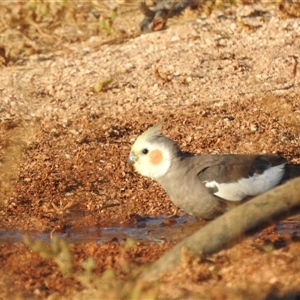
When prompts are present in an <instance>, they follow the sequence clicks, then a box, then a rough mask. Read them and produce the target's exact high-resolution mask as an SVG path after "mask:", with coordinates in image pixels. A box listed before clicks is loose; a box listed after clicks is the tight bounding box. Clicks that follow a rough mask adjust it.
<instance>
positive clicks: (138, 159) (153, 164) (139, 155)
mask: <svg viewBox="0 0 300 300" xmlns="http://www.w3.org/2000/svg"><path fill="white" fill-rule="evenodd" d="M128 160H129V163H130V164H132V165H133V166H134V168H135V170H136V171H137V172H138V173H140V174H141V175H143V176H147V177H150V178H153V179H157V178H160V177H162V176H164V175H165V174H166V173H167V172H168V170H169V168H170V166H171V155H170V151H169V150H168V149H167V148H166V147H164V146H162V145H156V144H155V142H152V143H151V142H148V141H146V140H144V139H139V138H138V139H137V140H136V142H135V143H134V144H133V146H132V148H131V152H130V154H129V158H128Z"/></svg>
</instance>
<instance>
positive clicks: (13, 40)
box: [0, 0, 300, 66]
mask: <svg viewBox="0 0 300 300" xmlns="http://www.w3.org/2000/svg"><path fill="white" fill-rule="evenodd" d="M261 2H262V3H264V1H259V0H215V1H213V0H207V1H202V0H199V7H198V11H197V12H195V13H192V14H190V13H184V18H183V19H182V18H181V19H180V18H175V21H173V20H172V21H171V22H170V23H171V24H172V23H174V22H182V21H186V20H189V19H190V18H195V17H196V16H197V15H201V14H203V13H204V14H206V15H209V14H211V12H212V11H214V10H215V9H221V10H222V9H224V8H226V7H228V6H230V5H244V4H251V3H261ZM277 5H278V9H279V10H280V11H281V12H282V16H283V17H295V18H296V17H299V11H300V10H299V7H300V3H298V2H296V3H294V2H293V3H286V1H284V0H281V1H278V4H277ZM128 15H129V17H128ZM132 15H134V16H141V13H140V12H139V10H138V2H137V1H136V0H134V1H128V0H124V1H117V0H116V2H109V1H103V0H98V1H97V0H86V1H82V2H78V1H74V0H60V1H47V0H30V1H24V2H22V1H18V2H14V1H2V2H1V3H0V63H2V64H3V65H5V66H9V65H13V64H15V63H18V64H20V63H22V61H23V60H24V59H26V57H28V56H30V55H32V54H40V53H44V54H45V53H50V52H53V51H57V50H61V49H64V48H66V47H67V44H69V43H76V42H81V41H86V40H88V39H89V38H90V37H92V36H97V37H101V38H102V41H103V42H108V41H116V40H119V39H121V40H123V39H124V38H125V39H127V38H131V37H133V36H136V35H137V34H139V33H138V23H136V24H135V21H136V20H135V19H133V20H132ZM126 19H127V20H126ZM132 21H133V22H132ZM128 24H130V26H131V28H130V29H128V26H125V25H128ZM124 28H126V29H124Z"/></svg>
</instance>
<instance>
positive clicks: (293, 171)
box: [282, 164, 300, 182]
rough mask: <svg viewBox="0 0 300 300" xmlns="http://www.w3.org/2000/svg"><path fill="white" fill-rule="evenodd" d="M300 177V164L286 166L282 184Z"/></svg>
mask: <svg viewBox="0 0 300 300" xmlns="http://www.w3.org/2000/svg"><path fill="white" fill-rule="evenodd" d="M296 177H300V164H289V165H286V166H285V173H284V176H283V178H282V182H285V181H287V180H290V179H292V178H296Z"/></svg>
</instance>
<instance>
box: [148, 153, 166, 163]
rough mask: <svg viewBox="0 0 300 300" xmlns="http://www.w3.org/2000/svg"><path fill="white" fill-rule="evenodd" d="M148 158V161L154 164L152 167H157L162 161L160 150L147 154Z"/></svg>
mask: <svg viewBox="0 0 300 300" xmlns="http://www.w3.org/2000/svg"><path fill="white" fill-rule="evenodd" d="M149 156H150V161H151V162H152V163H153V164H154V165H158V164H160V163H161V161H162V159H163V155H162V153H161V151H160V150H153V151H151V152H150V153H149Z"/></svg>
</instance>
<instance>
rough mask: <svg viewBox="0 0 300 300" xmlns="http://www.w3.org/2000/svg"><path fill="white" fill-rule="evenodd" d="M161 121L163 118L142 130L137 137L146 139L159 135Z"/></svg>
mask: <svg viewBox="0 0 300 300" xmlns="http://www.w3.org/2000/svg"><path fill="white" fill-rule="evenodd" d="M163 122H164V119H162V120H161V121H159V122H158V123H157V124H156V125H154V126H152V127H150V128H148V129H147V130H146V131H145V132H143V133H142V134H141V135H140V136H139V139H143V140H148V139H149V138H151V137H154V136H159V135H160V134H161V128H162V124H163Z"/></svg>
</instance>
